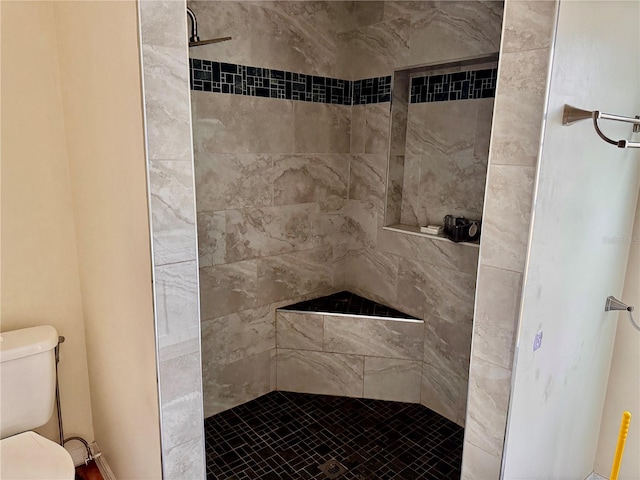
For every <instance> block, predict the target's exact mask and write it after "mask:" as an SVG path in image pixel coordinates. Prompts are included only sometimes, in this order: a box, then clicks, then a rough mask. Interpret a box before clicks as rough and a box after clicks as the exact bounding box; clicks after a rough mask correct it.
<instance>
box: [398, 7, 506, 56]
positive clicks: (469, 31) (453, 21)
mask: <svg viewBox="0 0 640 480" xmlns="http://www.w3.org/2000/svg"><path fill="white" fill-rule="evenodd" d="M396 3H397V2H396ZM425 3H426V4H427V5H425V6H424V7H422V8H424V12H422V13H417V14H414V15H412V17H411V41H410V44H409V48H410V54H409V55H408V58H407V60H408V65H420V64H425V63H431V64H432V63H438V62H443V61H450V60H453V59H458V58H468V57H472V56H478V55H482V54H487V53H494V52H497V51H498V50H499V49H500V30H501V26H502V9H503V5H502V2H495V1H477V2H467V1H451V2H425ZM445 39H446V40H445Z"/></svg>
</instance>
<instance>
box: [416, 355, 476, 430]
mask: <svg viewBox="0 0 640 480" xmlns="http://www.w3.org/2000/svg"><path fill="white" fill-rule="evenodd" d="M466 393H467V381H466V380H464V379H461V378H459V377H456V376H454V375H450V374H448V373H447V372H442V371H441V370H440V369H438V368H435V367H433V366H431V365H429V364H428V363H423V365H422V384H421V393H420V403H422V405H424V406H426V407H428V408H430V409H431V410H433V411H435V412H438V413H439V414H440V415H442V416H444V417H446V418H448V419H449V420H451V421H452V422H456V423H458V424H460V423H461V420H462V419H463V418H464V407H462V405H463V404H464V400H465V398H466ZM463 397H465V398H463Z"/></svg>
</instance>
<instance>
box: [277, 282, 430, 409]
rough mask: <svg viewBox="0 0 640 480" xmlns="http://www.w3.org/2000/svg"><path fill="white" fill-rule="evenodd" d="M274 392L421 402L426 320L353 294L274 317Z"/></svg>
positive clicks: (303, 304)
mask: <svg viewBox="0 0 640 480" xmlns="http://www.w3.org/2000/svg"><path fill="white" fill-rule="evenodd" d="M276 339H277V363H276V365H277V368H276V385H277V389H278V390H285V391H292V392H301V393H316V394H325V395H344V396H348V397H365V398H376V399H382V400H395V401H403V402H414V403H419V402H420V385H421V378H422V359H423V348H424V322H423V321H422V320H421V319H418V318H416V317H413V316H411V315H407V314H406V313H403V312H400V311H398V310H395V309H393V308H390V307H388V306H386V305H382V304H380V303H376V302H373V301H371V300H368V299H366V298H363V297H361V296H359V295H355V294H353V293H351V292H339V293H335V294H332V295H327V296H325V297H320V298H315V299H312V300H307V301H304V302H300V303H296V304H294V305H289V306H286V307H282V308H280V309H278V310H277V312H276Z"/></svg>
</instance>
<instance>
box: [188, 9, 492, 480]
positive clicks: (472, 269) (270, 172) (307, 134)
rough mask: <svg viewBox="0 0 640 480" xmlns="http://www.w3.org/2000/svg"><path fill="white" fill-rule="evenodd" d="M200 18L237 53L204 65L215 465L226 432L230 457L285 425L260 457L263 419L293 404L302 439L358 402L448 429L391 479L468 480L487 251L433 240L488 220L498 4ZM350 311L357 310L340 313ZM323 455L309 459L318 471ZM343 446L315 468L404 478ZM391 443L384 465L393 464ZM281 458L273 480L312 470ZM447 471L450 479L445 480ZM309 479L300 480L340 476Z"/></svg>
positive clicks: (207, 322)
mask: <svg viewBox="0 0 640 480" xmlns="http://www.w3.org/2000/svg"><path fill="white" fill-rule="evenodd" d="M188 6H189V7H190V8H191V9H192V10H193V12H194V14H195V15H196V16H197V18H198V25H199V29H200V32H199V34H200V36H201V37H202V38H216V37H226V36H230V37H232V39H231V40H229V41H225V42H222V43H218V44H214V45H205V46H200V47H193V48H191V49H190V57H191V59H190V75H191V89H192V92H191V104H192V113H193V139H194V154H195V176H196V207H197V215H198V237H199V256H200V302H201V318H202V367H203V368H202V369H203V387H204V412H205V417H206V418H207V421H206V424H207V432H208V433H207V435H208V441H209V442H210V443H209V447H208V452H209V453H211V451H215V443H216V441H215V440H214V438H216V437H215V435H216V432H215V430H216V429H218V428H222V424H223V423H225V422H227V423H229V422H230V419H233V420H234V421H233V422H231V423H229V425H231V427H230V428H231V429H230V430H229V428H228V427H229V425H227V426H225V429H226V430H224V431H225V432H227V433H225V435H230V436H234V435H235V434H236V433H238V432H240V431H244V433H245V434H246V438H243V440H242V442H240V443H236V444H235V447H234V448H251V449H253V450H254V451H255V450H256V449H258V450H260V449H261V448H262V447H260V446H256V445H254V444H253V443H251V442H252V441H254V440H255V441H256V442H259V441H263V440H264V441H266V442H267V443H271V444H272V445H271V448H272V449H273V444H280V443H281V442H283V441H284V440H283V439H282V438H280V439H277V438H275V437H274V436H273V435H275V433H273V432H277V431H280V432H285V430H286V429H285V428H284V426H285V425H284V423H286V422H284V420H283V425H281V426H280V427H282V428H280V427H279V426H278V425H277V424H273V425H272V427H273V432H271V433H269V435H267V436H266V437H264V436H263V435H257V436H255V438H254V440H251V441H250V438H249V437H251V436H252V435H251V429H250V428H248V427H249V426H248V425H247V420H246V418H244V417H243V415H253V414H251V413H250V412H249V411H248V410H246V408H245V407H246V406H247V405H253V406H255V408H258V409H260V408H262V407H260V405H261V403H260V402H267V403H269V402H273V401H274V400H273V399H278V402H276V403H278V404H279V405H281V406H282V405H284V406H287V407H286V408H289V409H290V410H291V412H294V413H295V414H293V415H292V420H291V421H294V422H300V421H301V419H304V418H307V417H306V416H308V415H309V413H308V412H307V413H304V409H303V407H304V406H305V405H306V404H313V402H309V401H307V400H305V399H312V398H337V399H342V400H335V401H334V403H331V402H330V403H331V405H335V406H336V411H335V412H334V414H335V415H337V416H338V417H340V414H339V411H340V409H339V408H338V407H337V406H338V405H347V406H348V408H347V410H348V413H349V412H350V413H349V414H354V415H363V412H367V413H368V414H369V415H371V418H372V419H373V418H374V417H376V416H379V417H380V418H382V417H384V415H385V414H384V412H386V411H387V410H388V409H392V410H393V409H397V410H398V412H400V411H401V412H403V413H402V416H403V418H404V420H403V421H405V422H406V425H409V424H415V425H414V426H415V427H416V428H419V429H425V430H424V431H425V432H426V431H430V430H429V429H430V428H433V430H434V431H437V430H438V429H439V428H440V427H441V425H448V427H447V428H450V429H451V431H450V434H447V436H446V438H441V439H439V442H440V443H438V445H431V444H430V446H429V448H436V447H438V448H440V449H439V450H433V451H432V453H427V450H424V449H423V450H421V451H423V453H424V455H418V456H417V457H416V458H413V459H411V461H409V460H408V456H407V455H404V458H405V460H403V461H402V462H404V463H403V464H402V465H403V467H402V468H403V469H405V470H406V472H405V475H408V474H409V473H408V472H410V471H411V468H413V469H414V470H415V472H414V473H412V475H414V476H408V477H403V476H398V477H395V478H449V477H448V476H449V475H451V478H457V477H459V461H460V459H459V458H458V457H459V455H460V452H461V448H462V429H461V427H462V426H463V425H464V420H465V410H466V397H467V386H468V369H469V356H470V349H471V330H472V319H473V308H474V290H475V279H476V272H477V262H478V244H477V243H476V244H474V243H453V242H451V241H449V240H447V239H445V238H440V237H433V236H429V235H425V234H421V233H420V231H419V227H420V226H423V225H426V224H427V223H432V224H433V223H437V224H441V223H442V216H443V215H442V214H443V212H444V213H447V214H452V215H455V216H465V217H467V218H472V219H475V220H481V218H479V217H480V216H481V212H482V200H483V193H484V185H485V179H486V167H487V157H488V150H489V132H490V128H491V119H492V109H493V97H494V95H495V88H496V78H497V72H496V65H497V63H496V59H497V56H496V53H497V52H498V50H499V45H500V28H501V19H502V3H501V2H483V1H478V2H441V3H439V2H340V1H338V2H333V1H332V2H324V1H317V2H302V1H301V2H296V1H292V2H205V1H202V2H200V1H193V2H188ZM474 59H477V61H476V60H474ZM398 71H402V72H407V73H406V75H407V79H408V80H407V83H406V85H405V84H402V83H401V82H399V81H397V80H396V79H395V78H396V77H397V76H396V75H395V74H396V73H397V72H398ZM403 85H404V86H403ZM405 87H406V106H405V107H404V109H403V110H402V109H400V110H399V109H397V108H394V110H393V114H392V110H391V98H392V96H393V94H394V88H395V89H396V91H397V90H398V89H400V88H405ZM394 98H395V97H394ZM394 101H395V100H394ZM396 107H397V103H396ZM398 139H400V140H398ZM338 292H346V293H342V294H339V293H338ZM340 295H342V297H340ZM320 298H324V299H325V300H324V301H323V302H321V301H319V300H318V299H320ZM347 298H348V299H347ZM327 299H328V300H327ZM345 299H347V300H345ZM336 301H337V302H338V303H340V301H346V302H347V303H349V302H351V305H352V307H353V308H354V309H355V308H356V306H357V309H359V312H357V313H356V312H355V310H347V311H344V312H336V311H331V309H330V308H328V307H327V305H328V304H329V303H331V302H333V303H334V304H335V303H336ZM321 303H324V304H323V305H320V304H321ZM314 305H315V306H314ZM303 307H305V308H303ZM306 307H309V308H310V309H306ZM314 309H315V310H314ZM274 392H279V393H274ZM294 392H295V393H294ZM316 396H318V397H316ZM347 398H349V399H350V400H348V401H347V400H345V399H347ZM296 402H300V403H299V404H297V403H296ZM305 402H307V403H305ZM396 402H398V403H396ZM389 405H394V406H393V407H390V406H389ZM341 408H342V407H341ZM378 410H379V412H378ZM394 411H395V410H394ZM354 412H356V413H354ZM376 412H378V413H376ZM274 415H275V417H273V418H276V417H277V418H280V417H282V415H281V414H275V413H274ZM311 415H314V414H313V413H312V414H311ZM345 415H346V416H344V417H340V418H338V417H336V418H338V420H339V421H340V422H344V421H345V419H347V418H349V417H348V415H347V414H345ZM409 415H415V418H414V420H413V421H410V420H408V418H409ZM391 417H393V415H391V416H390V417H388V418H387V417H385V418H387V420H389V421H391V420H390V419H391ZM234 422H235V423H234ZM456 425H457V426H456ZM212 426H216V427H215V428H214V427H212ZM234 428H237V429H238V430H237V431H236V430H234ZM247 428H248V430H246V431H245V430H243V429H247ZM300 428H302V427H300ZM300 428H298V429H300ZM333 428H334V430H335V429H336V428H337V429H340V428H344V429H348V428H350V427H349V426H348V425H338V426H334V427H333ZM367 428H377V427H372V426H367ZM212 429H213V430H212ZM234 432H235V433H234ZM319 432H320V433H319V434H320V435H322V433H321V431H320V430H319ZM356 433H358V432H355V431H351V433H350V435H354V434H356ZM407 433H408V430H407ZM358 434H359V435H361V434H362V432H360V433H358ZM396 435H398V436H400V438H396V440H398V441H400V440H401V439H402V432H400V433H398V432H396ZM392 437H393V438H395V437H394V436H393V435H392ZM292 438H293V437H292ZM307 440H308V441H309V444H308V449H309V451H308V452H307V453H306V454H305V453H304V451H303V450H300V452H299V454H300V458H301V459H302V458H306V456H308V457H309V458H311V457H313V455H312V453H311V452H312V450H313V449H314V448H315V445H316V443H314V442H316V440H313V441H311V439H307ZM351 440H353V439H352V438H351V437H349V438H348V439H347V438H345V439H343V440H341V441H343V443H344V442H347V443H348V441H351ZM412 441H413V440H412ZM235 442H239V441H238V440H235ZM243 442H244V443H243ZM279 442H280V443H279ZM334 443H335V445H334ZM334 443H332V444H331V449H330V452H327V454H326V455H325V456H326V457H327V458H325V456H323V457H322V458H319V457H318V458H316V457H313V458H314V460H313V462H315V463H314V466H313V468H312V470H314V469H316V468H319V466H318V463H319V462H320V460H324V461H325V462H328V461H330V460H332V458H329V457H331V456H332V455H333V456H334V457H337V458H333V459H334V460H336V461H339V462H342V463H344V462H347V463H349V465H346V464H345V467H347V471H348V472H350V473H345V474H344V475H345V476H344V478H394V477H393V475H400V474H401V472H400V471H399V470H398V468H396V469H395V470H394V469H391V467H389V473H384V474H383V470H382V465H378V466H377V468H378V470H377V471H376V469H375V468H374V469H371V468H370V469H369V470H370V471H369V473H367V475H369V476H366V475H365V476H363V477H357V476H353V475H355V474H354V473H353V472H354V471H355V468H356V467H357V466H358V465H360V463H362V462H360V463H358V464H357V465H356V464H354V463H353V462H351V463H350V460H349V456H348V455H346V456H345V455H344V453H345V452H341V451H340V450H339V449H340V445H341V444H340V442H338V441H336V442H334ZM304 444H305V441H298V442H297V443H296V445H298V447H299V448H300V449H302V448H303V446H304ZM248 445H251V447H249V446H248ZM385 445H386V444H385ZM385 445H383V446H381V447H380V448H381V449H382V450H381V451H380V452H379V453H378V455H376V456H380V457H381V458H385V459H386V460H385V462H386V464H389V465H391V464H393V462H394V459H393V458H392V457H393V455H392V450H393V447H392V446H390V445H386V446H385ZM230 446H231V445H229V447H230ZM445 446H446V447H447V448H446V450H447V451H446V452H445V451H444V450H445ZM210 449H213V450H210ZM336 449H337V450H336ZM231 450H233V449H231ZM240 452H242V450H239V451H238V452H236V453H240ZM434 452H437V453H438V454H437V455H435V453H434ZM224 453H225V454H228V458H231V457H233V455H232V454H230V453H229V452H224ZM397 454H398V455H400V451H399V450H398V452H397ZM278 455H279V456H280V458H282V460H283V461H284V464H280V465H278V466H276V465H275V464H274V465H272V466H273V469H274V470H273V472H271V473H272V474H274V475H275V474H276V472H280V473H279V474H281V475H282V476H281V477H277V476H274V477H273V478H289V477H286V476H285V472H286V473H287V474H288V475H293V473H292V472H298V473H296V474H299V472H300V471H302V470H303V469H305V468H306V466H304V467H303V466H301V464H300V463H299V462H298V460H293V457H292V458H289V459H287V458H285V457H286V455H284V454H282V452H280V453H278ZM305 455H306V456H305ZM456 455H457V456H456ZM245 457H246V456H245ZM258 457H260V455H258V456H257V457H256V458H258ZM456 458H457V460H456ZM214 459H217V460H215V461H217V462H222V463H221V464H220V465H219V467H220V468H219V469H218V470H216V469H215V468H214V463H211V462H214ZM299 461H300V462H302V461H303V460H299ZM427 461H430V462H431V464H429V465H427V466H424V465H423V464H424V462H427ZM439 461H443V462H444V464H446V465H449V467H450V470H448V471H446V472H444V471H442V472H440V473H441V474H442V476H440V477H436V476H435V473H434V475H432V477H429V476H428V475H427V474H426V472H427V471H428V470H429V469H432V468H434V466H435V464H436V463H438V462H439ZM208 462H209V464H208V468H209V473H210V474H211V475H215V477H214V478H236V477H234V476H233V475H236V473H234V474H233V475H232V474H231V473H229V472H231V471H234V470H233V469H232V468H231V469H230V467H229V465H228V464H227V466H226V467H225V468H226V470H224V469H223V468H222V465H223V464H225V463H224V461H223V460H221V457H220V456H215V455H213V456H212V455H209V457H208ZM296 462H298V463H296ZM397 462H398V465H399V464H400V463H401V462H400V460H397ZM421 462H422V463H421ZM434 462H435V463H434ZM364 463H366V462H364ZM294 464H295V465H294ZM444 464H443V465H444ZM287 465H288V467H286V466H287ZM412 465H413V467H412ZM419 465H422V466H421V467H419ZM443 465H441V466H440V467H439V468H442V469H444V466H443ZM245 466H246V465H245ZM254 467H255V468H254ZM285 467H286V468H290V469H289V470H283V469H284V468H285ZM414 467H415V468H414ZM216 468H217V467H216ZM247 468H251V469H253V470H254V473H255V469H256V468H257V469H258V470H260V469H262V470H260V471H261V472H262V473H261V474H260V475H259V476H257V477H251V476H247V477H242V476H238V477H237V478H270V477H267V476H266V475H267V470H265V467H264V465H262V466H261V467H257V466H247ZM296 468H298V470H296ZM362 468H363V469H364V467H362ZM291 469H293V470H291ZM420 469H422V470H420ZM247 471H248V470H247ZM225 472H226V473H225ZM234 472H235V471H234ZM363 472H364V470H363ZM391 472H393V473H391ZM434 472H435V470H434ZM454 472H457V473H454ZM309 475H311V476H309V477H296V476H295V475H294V476H292V477H291V478H331V477H330V476H326V477H322V476H318V475H325V474H323V473H322V472H321V471H320V470H318V471H315V470H314V471H313V472H309ZM328 475H331V472H329V473H328ZM349 475H352V476H349ZM371 475H373V476H371ZM456 475H457V477H456Z"/></svg>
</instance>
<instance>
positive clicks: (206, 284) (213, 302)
mask: <svg viewBox="0 0 640 480" xmlns="http://www.w3.org/2000/svg"><path fill="white" fill-rule="evenodd" d="M257 276H258V262H257V261H256V260H248V261H246V262H237V263H230V264H227V265H217V266H214V267H205V268H201V269H200V302H201V311H202V318H203V319H205V320H207V319H210V318H216V317H222V316H224V315H228V314H230V313H233V312H238V311H242V310H247V309H249V308H253V307H254V306H255V305H256V298H257V283H258V278H257ZM265 303H269V302H265Z"/></svg>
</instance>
